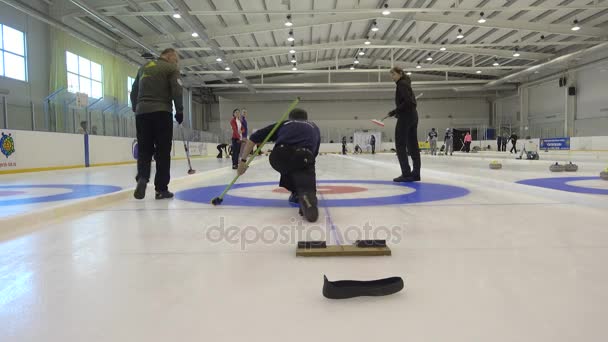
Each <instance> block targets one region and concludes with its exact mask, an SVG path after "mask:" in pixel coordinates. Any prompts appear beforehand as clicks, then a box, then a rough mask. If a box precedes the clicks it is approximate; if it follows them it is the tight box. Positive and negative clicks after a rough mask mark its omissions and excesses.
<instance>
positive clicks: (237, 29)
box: [141, 14, 398, 45]
mask: <svg viewBox="0 0 608 342" xmlns="http://www.w3.org/2000/svg"><path fill="white" fill-rule="evenodd" d="M380 16H382V15H380ZM377 18H378V16H377V15H368V14H359V15H339V16H330V17H325V18H322V19H319V18H305V19H302V20H298V21H297V22H294V25H293V26H292V27H291V28H287V27H285V25H284V23H283V22H282V21H275V22H271V23H263V24H254V25H234V26H231V27H222V28H219V27H218V28H214V29H209V30H207V35H208V36H209V38H210V39H217V38H223V37H232V36H239V35H250V34H252V33H263V32H271V31H282V32H284V33H285V39H287V32H288V31H289V30H290V29H291V30H296V29H301V28H307V27H311V26H321V25H331V24H339V23H347V22H353V21H367V20H373V19H377ZM383 18H385V19H386V18H389V19H393V20H397V19H398V18H397V17H395V16H387V17H383ZM191 34H192V32H182V33H178V34H176V37H178V39H180V40H184V41H188V40H189V41H200V39H198V38H193V37H192V35H191ZM141 39H142V41H144V42H146V43H148V44H155V45H156V44H171V43H172V41H171V39H170V38H169V37H166V36H162V35H161V36H159V35H146V36H143V37H142V38H141Z"/></svg>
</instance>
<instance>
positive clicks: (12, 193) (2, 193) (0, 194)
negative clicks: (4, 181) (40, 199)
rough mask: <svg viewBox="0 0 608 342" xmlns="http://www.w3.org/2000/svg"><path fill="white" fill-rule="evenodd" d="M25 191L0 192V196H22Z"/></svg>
mask: <svg viewBox="0 0 608 342" xmlns="http://www.w3.org/2000/svg"><path fill="white" fill-rule="evenodd" d="M24 193H25V191H0V196H15V195H23V194H24Z"/></svg>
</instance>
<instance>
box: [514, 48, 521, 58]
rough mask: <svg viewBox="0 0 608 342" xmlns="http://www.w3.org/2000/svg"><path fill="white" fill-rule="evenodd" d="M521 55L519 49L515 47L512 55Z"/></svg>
mask: <svg viewBox="0 0 608 342" xmlns="http://www.w3.org/2000/svg"><path fill="white" fill-rule="evenodd" d="M519 56H521V53H519V49H518V48H515V50H514V51H513V57H519Z"/></svg>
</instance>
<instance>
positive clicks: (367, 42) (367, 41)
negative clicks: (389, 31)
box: [364, 37, 372, 45]
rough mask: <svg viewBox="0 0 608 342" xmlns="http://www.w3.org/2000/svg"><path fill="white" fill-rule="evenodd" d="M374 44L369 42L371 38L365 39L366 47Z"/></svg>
mask: <svg viewBox="0 0 608 342" xmlns="http://www.w3.org/2000/svg"><path fill="white" fill-rule="evenodd" d="M371 43H372V42H370V41H369V37H365V43H364V44H365V45H370V44H371Z"/></svg>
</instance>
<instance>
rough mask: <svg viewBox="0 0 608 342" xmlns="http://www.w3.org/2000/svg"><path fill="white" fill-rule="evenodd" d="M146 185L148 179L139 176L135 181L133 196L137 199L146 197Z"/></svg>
mask: <svg viewBox="0 0 608 342" xmlns="http://www.w3.org/2000/svg"><path fill="white" fill-rule="evenodd" d="M147 186H148V180H147V179H143V178H141V179H140V180H138V181H137V186H136V187H135V192H134V193H133V197H135V199H138V200H142V199H144V198H145V197H146V187H147Z"/></svg>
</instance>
